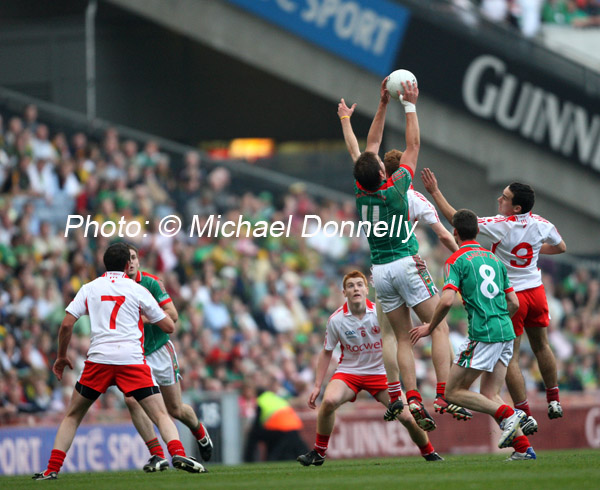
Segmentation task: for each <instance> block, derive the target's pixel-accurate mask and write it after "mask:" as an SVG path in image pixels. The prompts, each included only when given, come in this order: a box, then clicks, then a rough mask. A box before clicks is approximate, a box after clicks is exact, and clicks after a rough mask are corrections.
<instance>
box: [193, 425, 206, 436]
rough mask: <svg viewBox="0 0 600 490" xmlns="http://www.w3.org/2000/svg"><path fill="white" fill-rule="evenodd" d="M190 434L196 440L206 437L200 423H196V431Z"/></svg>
mask: <svg viewBox="0 0 600 490" xmlns="http://www.w3.org/2000/svg"><path fill="white" fill-rule="evenodd" d="M192 434H194V437H195V438H196V439H198V440H200V439H204V438H205V437H206V431H205V430H204V426H203V425H202V424H201V423H200V422H198V428H197V429H196V430H193V431H192Z"/></svg>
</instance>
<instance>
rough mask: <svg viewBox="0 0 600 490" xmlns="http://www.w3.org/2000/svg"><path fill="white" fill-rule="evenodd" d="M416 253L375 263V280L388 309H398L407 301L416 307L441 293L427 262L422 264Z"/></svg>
mask: <svg viewBox="0 0 600 490" xmlns="http://www.w3.org/2000/svg"><path fill="white" fill-rule="evenodd" d="M416 257H417V258H418V256H414V257H412V256H411V257H403V258H401V259H398V260H395V261H394V262H390V263H388V264H374V265H373V266H372V267H371V273H372V274H373V284H374V285H375V291H377V298H378V299H379V302H380V303H381V309H382V310H383V312H384V313H389V312H390V311H394V310H395V309H397V308H400V307H401V306H402V305H403V304H404V303H406V305H407V306H408V307H409V308H412V307H413V306H415V305H418V304H419V303H422V302H423V301H425V300H427V299H429V298H431V297H432V296H435V294H436V293H437V288H436V287H435V284H433V279H432V278H431V275H430V274H429V271H428V270H427V266H423V267H419V266H418V265H417V261H416Z"/></svg>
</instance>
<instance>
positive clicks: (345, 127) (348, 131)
mask: <svg viewBox="0 0 600 490" xmlns="http://www.w3.org/2000/svg"><path fill="white" fill-rule="evenodd" d="M355 108H356V103H354V104H352V107H348V106H347V105H346V101H345V100H344V99H340V103H339V104H338V111H337V113H338V116H339V118H340V123H341V124H342V132H343V134H344V142H345V143H346V148H347V149H348V153H350V157H351V158H352V163H354V162H356V159H357V158H358V157H359V155H360V148H359V147H358V140H357V139H356V135H355V134H354V131H353V130H352V123H351V122H350V118H351V117H352V114H354V109H355Z"/></svg>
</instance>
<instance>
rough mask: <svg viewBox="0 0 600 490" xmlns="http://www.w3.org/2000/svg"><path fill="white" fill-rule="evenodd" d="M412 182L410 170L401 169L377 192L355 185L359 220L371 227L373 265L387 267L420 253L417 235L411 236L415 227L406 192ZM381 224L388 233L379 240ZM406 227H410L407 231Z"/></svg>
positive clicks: (403, 167)
mask: <svg viewBox="0 0 600 490" xmlns="http://www.w3.org/2000/svg"><path fill="white" fill-rule="evenodd" d="M412 178H413V172H412V170H411V169H410V167H407V166H405V165H401V166H400V168H398V170H396V171H395V172H394V173H393V174H392V175H391V176H390V177H389V178H388V179H387V180H385V181H384V182H383V183H382V184H381V186H380V187H379V189H377V190H376V191H367V190H366V189H364V188H363V187H362V186H361V185H360V184H359V183H358V182H355V184H354V193H355V196H356V208H357V210H358V216H359V219H360V221H363V222H364V221H366V222H369V223H371V230H370V233H368V235H367V239H368V241H369V248H370V249H371V262H372V263H373V264H388V263H390V262H394V261H395V260H398V259H401V258H403V257H410V256H412V255H416V254H417V253H418V252H419V243H418V242H417V239H416V238H415V235H414V233H411V234H410V235H409V230H411V228H412V227H411V226H410V222H409V220H410V216H409V214H410V213H409V209H408V196H407V191H408V189H409V188H410V185H411V183H412ZM381 222H383V223H386V225H387V227H386V228H385V229H387V230H388V232H387V233H385V234H383V236H376V234H375V233H373V231H374V229H375V226H376V225H377V224H378V223H381ZM405 223H408V225H409V226H408V228H407V226H406V225H405ZM363 230H365V228H364V227H363Z"/></svg>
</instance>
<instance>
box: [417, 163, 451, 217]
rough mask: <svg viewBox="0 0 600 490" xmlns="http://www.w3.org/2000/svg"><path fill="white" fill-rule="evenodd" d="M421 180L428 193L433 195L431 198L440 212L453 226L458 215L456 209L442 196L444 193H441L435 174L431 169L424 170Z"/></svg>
mask: <svg viewBox="0 0 600 490" xmlns="http://www.w3.org/2000/svg"><path fill="white" fill-rule="evenodd" d="M421 180H422V181H423V184H424V185H425V189H426V190H427V192H429V194H431V197H432V198H433V200H434V201H435V204H436V205H437V207H438V208H439V210H440V211H441V212H442V214H443V215H444V216H445V218H446V219H447V220H448V222H449V223H450V224H452V218H453V217H454V214H455V213H456V209H454V207H452V205H451V204H450V203H449V202H448V201H447V200H446V198H445V197H444V195H443V194H442V191H440V188H439V187H438V183H437V179H436V178H435V174H434V173H433V172H432V171H431V170H430V169H428V168H424V169H423V170H422V171H421Z"/></svg>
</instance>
